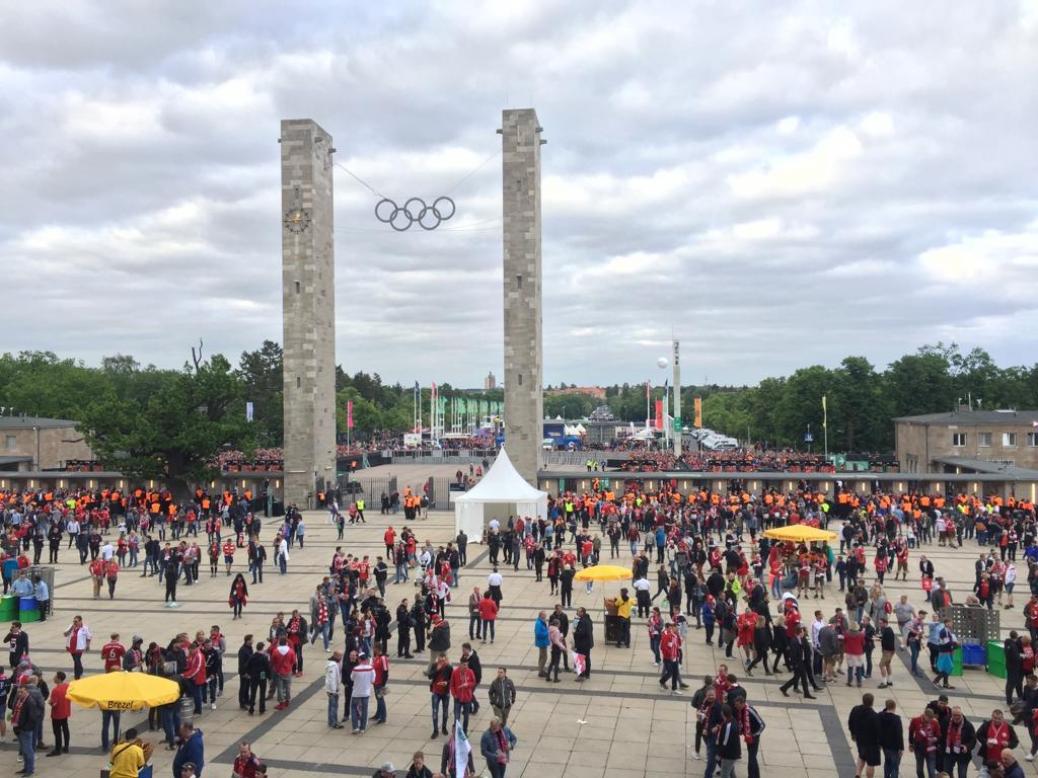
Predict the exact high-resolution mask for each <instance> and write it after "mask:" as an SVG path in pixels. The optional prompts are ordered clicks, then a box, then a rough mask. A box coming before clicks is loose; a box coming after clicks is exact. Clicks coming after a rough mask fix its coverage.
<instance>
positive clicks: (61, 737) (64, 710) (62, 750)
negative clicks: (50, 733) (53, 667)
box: [47, 670, 72, 756]
mask: <svg viewBox="0 0 1038 778" xmlns="http://www.w3.org/2000/svg"><path fill="white" fill-rule="evenodd" d="M67 677H68V676H66V675H65V673H63V672H61V671H60V670H59V671H58V672H57V673H55V674H54V686H53V688H52V689H51V690H50V699H49V700H48V702H47V704H48V705H50V723H51V728H52V729H53V730H54V748H53V749H51V750H50V751H48V752H47V756H57V755H58V754H67V753H68V743H69V737H68V720H69V717H70V716H71V715H72V702H71V701H70V700H69V699H68V696H67V695H68V682H67V681H66V680H65V679H66V678H67ZM62 743H64V745H62Z"/></svg>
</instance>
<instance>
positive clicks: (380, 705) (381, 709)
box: [375, 694, 388, 724]
mask: <svg viewBox="0 0 1038 778" xmlns="http://www.w3.org/2000/svg"><path fill="white" fill-rule="evenodd" d="M387 714H388V711H387V710H386V698H385V696H384V695H381V694H375V721H381V722H382V723H383V724H385V723H386V716H387Z"/></svg>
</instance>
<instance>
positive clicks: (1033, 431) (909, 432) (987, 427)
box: [894, 409, 1038, 473]
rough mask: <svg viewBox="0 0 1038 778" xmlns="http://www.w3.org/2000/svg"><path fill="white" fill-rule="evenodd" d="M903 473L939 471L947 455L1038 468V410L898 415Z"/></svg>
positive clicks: (959, 411) (897, 434) (899, 455)
mask: <svg viewBox="0 0 1038 778" xmlns="http://www.w3.org/2000/svg"><path fill="white" fill-rule="evenodd" d="M894 433H895V438H896V445H897V458H898V461H899V462H900V463H901V472H903V473H923V472H940V471H941V470H942V469H943V467H942V465H944V464H946V463H945V462H944V461H943V460H947V459H949V458H961V459H974V460H983V461H985V462H993V463H997V464H1000V465H1008V466H1012V467H1019V468H1027V469H1038V411H1014V410H999V411H980V410H969V409H960V410H958V411H951V412H949V413H925V414H922V415H919V416H901V417H898V418H895V419H894Z"/></svg>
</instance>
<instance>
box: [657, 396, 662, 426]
mask: <svg viewBox="0 0 1038 778" xmlns="http://www.w3.org/2000/svg"><path fill="white" fill-rule="evenodd" d="M656 429H658V430H661V429H663V400H657V401H656Z"/></svg>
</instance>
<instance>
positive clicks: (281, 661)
mask: <svg viewBox="0 0 1038 778" xmlns="http://www.w3.org/2000/svg"><path fill="white" fill-rule="evenodd" d="M300 650H302V649H300ZM270 664H271V668H272V669H273V670H274V688H275V689H276V690H277V696H278V704H277V705H275V706H274V708H275V710H284V709H285V708H287V707H288V705H289V703H290V702H291V700H292V672H293V671H294V670H295V666H296V652H295V651H294V650H293V649H292V646H290V645H289V644H288V638H284V637H283V638H281V639H280V640H279V645H277V646H275V647H274V648H272V649H271V651H270Z"/></svg>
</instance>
